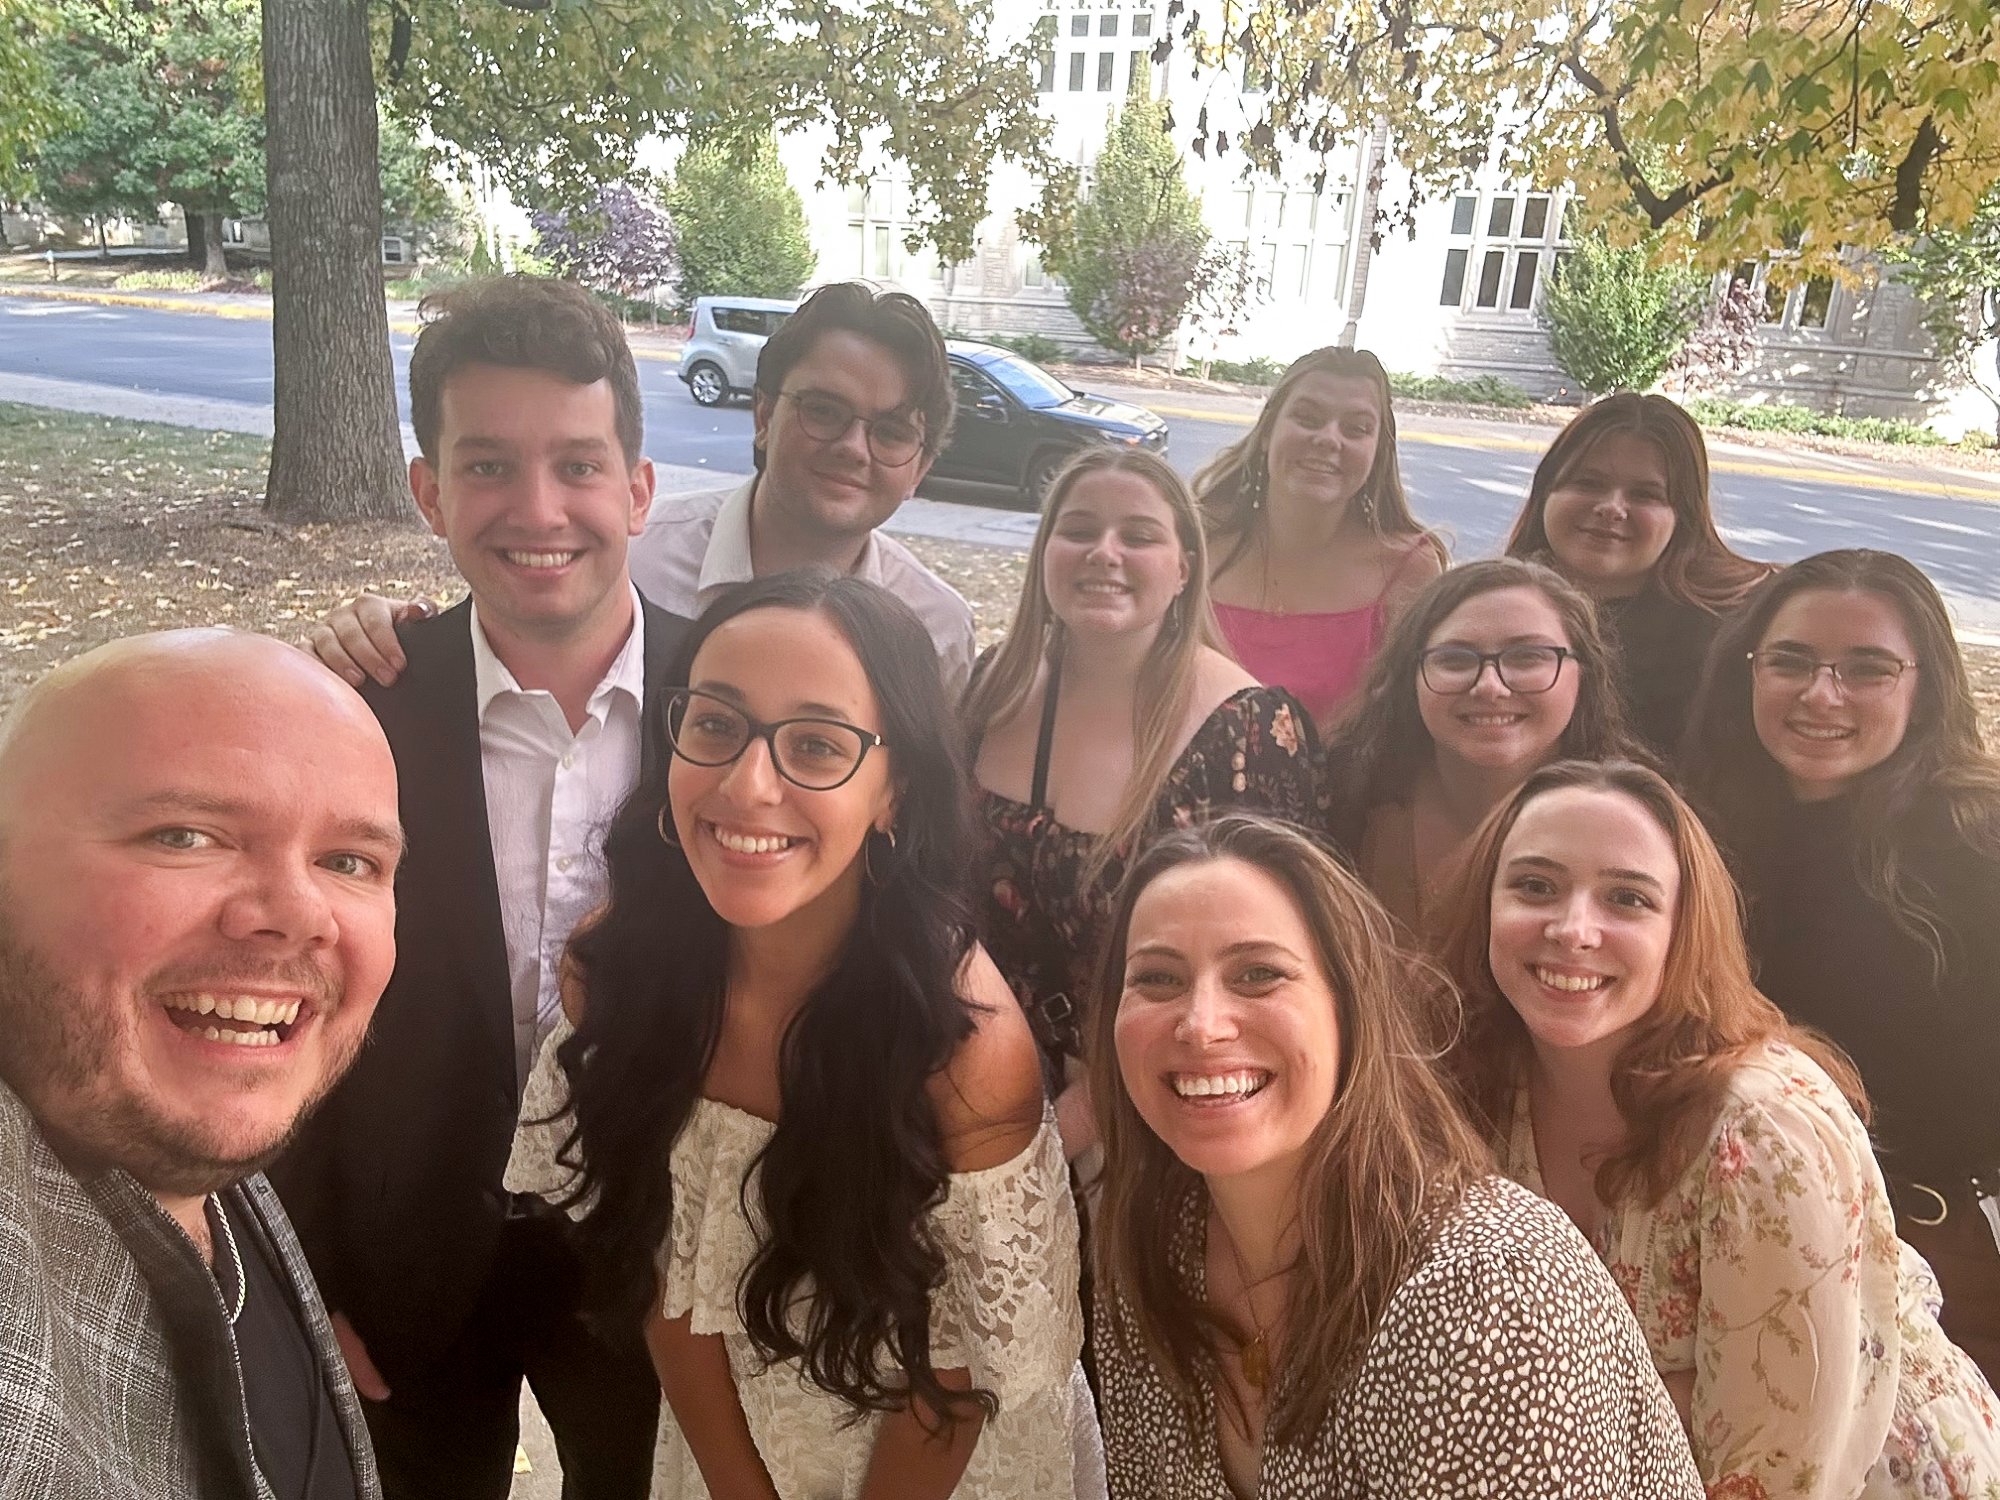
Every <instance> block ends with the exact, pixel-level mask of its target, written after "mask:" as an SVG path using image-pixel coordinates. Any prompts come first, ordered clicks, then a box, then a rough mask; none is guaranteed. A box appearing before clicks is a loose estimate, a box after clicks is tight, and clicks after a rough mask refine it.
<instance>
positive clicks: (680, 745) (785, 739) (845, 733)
mask: <svg viewBox="0 0 2000 1500" xmlns="http://www.w3.org/2000/svg"><path fill="white" fill-rule="evenodd" d="M666 715H667V740H668V742H669V743H670V744H672V745H673V747H674V754H676V755H678V756H679V757H680V758H681V759H682V760H684V761H686V762H687V763H688V764H689V765H694V766H726V765H728V764H729V763H730V762H731V761H734V760H735V759H737V758H738V757H739V756H741V755H742V754H743V752H744V751H745V750H747V749H749V748H750V742H751V741H752V740H762V741H763V742H764V743H765V745H766V746H768V747H769V748H770V751H771V764H772V765H773V766H774V767H776V768H777V772H778V774H779V775H780V776H782V777H784V778H785V780H787V781H789V782H790V783H791V784H792V785H793V786H799V787H804V788H805V789H806V790H807V791H809V792H830V791H832V790H833V789H834V788H835V787H837V786H844V785H846V784H847V783H848V782H849V781H851V780H852V779H853V777H854V773H855V772H856V771H858V770H860V769H861V762H862V761H864V760H866V759H867V758H868V752H869V751H870V750H873V749H874V748H875V747H876V746H877V745H881V744H886V743H887V741H885V740H884V739H883V738H882V736H881V735H879V734H874V733H871V732H870V731H869V730H866V729H862V728H860V727H859V726H857V725H854V724H848V723H844V722H842V721H841V720H839V719H779V720H778V721H777V722H776V723H775V724H766V723H765V722H764V721H763V720H761V719H753V718H751V717H750V716H749V715H748V714H746V713H744V712H743V710H742V709H740V708H737V707H736V706H735V705H734V704H732V703H730V702H729V701H728V700H727V699H724V698H717V697H715V696H714V695H713V694H711V693H703V692H699V691H697V690H695V689H693V688H682V689H681V690H680V691H679V692H677V693H674V694H673V695H672V696H671V697H669V698H668V699H667V702H666Z"/></svg>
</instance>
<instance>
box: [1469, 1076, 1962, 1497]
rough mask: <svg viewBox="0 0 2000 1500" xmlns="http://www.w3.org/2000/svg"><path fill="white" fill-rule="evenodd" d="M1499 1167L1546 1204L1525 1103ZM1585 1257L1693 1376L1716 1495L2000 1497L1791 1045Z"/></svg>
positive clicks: (1654, 1344) (1888, 1218)
mask: <svg viewBox="0 0 2000 1500" xmlns="http://www.w3.org/2000/svg"><path fill="white" fill-rule="evenodd" d="M1502 1166H1503V1167H1504V1169H1505V1170H1506V1172H1507V1174H1508V1175H1509V1176H1511V1177H1513V1178H1514V1179H1515V1180H1516V1181H1518V1182H1520V1183H1522V1184H1523V1185H1524V1186H1526V1187H1531V1188H1533V1189H1535V1190H1536V1191H1537V1192H1540V1191H1542V1190H1543V1188H1542V1176H1541V1168H1540V1165H1539V1163H1538V1161H1537V1159H1536V1154H1535V1133H1534V1122H1533V1120H1532V1119H1531V1118H1530V1116H1529V1111H1528V1101H1527V1094H1526V1091H1525V1089H1523V1090H1522V1091H1521V1092H1520V1093H1519V1094H1518V1095H1517V1097H1516V1101H1515V1105H1514V1110H1513V1114H1512V1117H1511V1119H1510V1121H1509V1125H1508V1129H1507V1132H1506V1135H1505V1138H1504V1141H1503V1148H1502ZM1596 1248H1597V1251H1598V1254H1599V1255H1601V1256H1602V1257H1603V1258H1604V1261H1605V1264H1606V1265H1607V1266H1608V1267H1609V1268H1610V1271H1611V1277H1612V1280H1614V1281H1616V1282H1617V1283H1618V1286H1619V1288H1620V1289H1621V1290H1622V1291H1623V1292H1624V1293H1625V1297H1626V1300H1627V1301H1629V1302H1630V1303H1631V1304H1632V1310H1633V1312H1634V1313H1636V1314H1637V1315H1638V1319H1639V1326H1640V1328H1641V1329H1642V1330H1644V1332H1645V1335H1646V1342H1647V1344H1648V1345H1649V1346H1650V1347H1651V1349H1652V1352H1653V1362H1654V1364H1655V1365H1656V1366H1658V1368H1659V1370H1660V1372H1661V1373H1662V1374H1663V1375H1674V1374H1677V1373H1684V1372H1687V1371H1693V1373H1694V1400H1693V1404H1692V1408H1691V1411H1690V1414H1689V1419H1688V1427H1689V1436H1690V1438H1691V1440H1692V1442H1693V1446H1694V1455H1695V1461H1696V1463H1697V1464H1698V1465H1699V1466H1700V1469H1701V1474H1702V1478H1703V1479H1704V1480H1705V1481H1706V1482H1707V1484H1708V1493H1709V1496H1710V1500H1725V1497H1726V1500H1766V1497H1770V1500H1778V1497H1791V1496H1799V1497H1803V1500H1854V1497H1865V1500H1889V1497H1892V1496H1893V1497H1919V1496H1920V1497H1923V1500H1947V1497H1951V1500H1958V1497H1970V1496H1981V1497H1986V1496H2000V1404H1996V1402H1995V1399H1994V1395H1993V1392H1992V1391H1991V1390H1990V1389H1989V1388H1988V1387H1987V1384H1986V1381H1985V1378H1984V1377H1983V1376H1982V1375H1981V1374H1980V1373H1979V1368H1978V1366H1976V1365H1974V1364H1973V1362H1972V1361H1971V1360H1970V1359H1969V1358H1967V1357H1966V1355H1965V1354H1964V1353H1962V1352H1961V1351H1960V1350H1959V1349H1957V1348H1956V1347H1955V1346H1954V1345H1953V1344H1952V1343H1951V1342H1950V1341H1949V1340H1948V1339H1946V1338H1945V1336H1944V1331H1943V1330H1942V1329H1941V1328H1939V1327H1938V1323H1937V1310H1938V1306H1939V1297H1938V1291H1937V1283H1936V1281H1935V1280H1934V1279H1933V1278H1932V1276H1931V1273H1930V1267H1929V1266H1927V1265H1925V1264H1924V1261H1923V1258H1922V1257H1921V1256H1919V1255H1918V1254H1917V1253H1916V1252H1915V1251H1914V1250H1912V1249H1910V1247H1909V1246H1907V1245H1905V1244H1904V1243H1903V1242H1902V1241H1901V1240H1899V1239H1897V1238H1896V1224H1895V1217H1894V1215H1893V1213H1892V1212H1891V1210H1890V1206H1889V1199H1888V1194H1887V1191H1886V1189H1885V1188H1884V1186H1883V1182H1882V1172H1881V1169H1880V1168H1879V1167H1878V1166H1877V1165H1876V1164H1875V1155H1874V1152H1873V1151H1872V1150H1871V1149H1870V1147H1869V1144H1868V1134H1867V1132H1866V1130H1864V1129H1863V1127H1862V1124H1861V1121H1860V1120H1859V1119H1858V1118H1857V1117H1856V1115H1855V1113H1854V1111H1853V1110H1852V1109H1851V1108H1850V1107H1849V1106H1848V1104H1847V1101H1846V1100H1845V1099H1844V1098H1843V1097H1842V1096H1841V1094H1840V1091H1839V1089H1837V1088H1836V1087H1835V1086H1834V1084H1833V1081H1832V1080H1831V1079H1829V1078H1828V1077H1827V1075H1826V1074H1825V1072H1823V1071H1822V1070H1821V1069H1820V1067H1819V1066H1818V1065H1817V1064H1816V1063H1814V1062H1813V1061H1812V1059H1810V1058H1809V1057H1807V1056H1806V1055H1805V1054H1804V1053H1802V1052H1800V1051H1798V1050H1797V1049H1796V1048H1794V1047H1790V1046H1786V1045H1783V1044H1773V1045H1772V1046H1771V1047H1770V1048H1768V1049H1767V1050H1766V1052H1765V1053H1764V1054H1763V1055H1762V1056H1761V1057H1759V1058H1758V1060H1757V1061H1755V1062H1754V1063H1751V1064H1748V1065H1746V1066H1745V1067H1743V1068H1741V1069H1739V1070H1738V1072H1737V1074H1736V1076H1735V1077H1734V1078H1733V1079H1732V1080H1731V1081H1730V1086H1729V1092H1728V1094H1727V1096H1726V1099H1725V1102H1724V1104H1723V1107H1722V1110H1721V1113H1720V1114H1719V1116H1718V1117H1717V1119H1716V1123H1715V1126H1714V1128H1713V1130H1712V1131H1711V1132H1710V1134H1709V1138H1708V1144H1707V1148H1706V1149H1705V1150H1703V1151H1702V1152H1700V1153H1698V1154H1697V1155H1696V1157H1695V1159H1694V1160H1693V1161H1692V1162H1691V1163H1690V1164H1689V1166H1688V1169H1687V1171H1686V1172H1685V1173H1684V1174H1683V1175H1682V1177H1681V1180H1680V1181H1679V1182H1678V1183H1676V1184H1675V1185H1674V1188H1673V1190H1672V1191H1671V1192H1669V1193H1668V1194H1667V1196H1666V1198H1665V1199H1664V1200H1663V1201H1662V1202H1661V1203H1660V1205H1659V1206H1658V1207H1657V1208H1651V1209H1648V1208H1644V1207H1641V1206H1639V1205H1637V1204H1627V1205H1624V1206H1621V1207H1619V1208H1615V1209H1613V1210H1612V1211H1611V1213H1610V1215H1609V1216H1608V1217H1607V1219H1606V1220H1605V1224H1604V1228H1603V1232H1602V1233H1601V1235H1600V1236H1599V1239H1598V1243H1597V1247H1596Z"/></svg>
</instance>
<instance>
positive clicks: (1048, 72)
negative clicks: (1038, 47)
mask: <svg viewBox="0 0 2000 1500" xmlns="http://www.w3.org/2000/svg"><path fill="white" fill-rule="evenodd" d="M1035 88H1036V91H1037V92H1039V93H1044V94H1053V93H1054V92H1055V90H1056V55H1055V53H1053V52H1044V53H1043V54H1042V71H1041V76H1040V77H1039V78H1037V79H1036V80H1035Z"/></svg>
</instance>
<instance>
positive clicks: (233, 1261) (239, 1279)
mask: <svg viewBox="0 0 2000 1500" xmlns="http://www.w3.org/2000/svg"><path fill="white" fill-rule="evenodd" d="M209 1202H211V1203H213V1204H214V1205H215V1217H216V1219H217V1221H218V1222H219V1223H220V1224H221V1225H222V1237H223V1239H225V1240H227V1241H228V1242H229V1265H230V1269H231V1270H233V1271H234V1272H235V1273H236V1306H234V1307H233V1308H231V1309H230V1310H229V1326H230V1327H231V1328H234V1327H235V1326H236V1320H237V1319H238V1318H240V1317H242V1316H243V1304H244V1303H245V1302H246V1301H247V1300H249V1296H250V1284H249V1283H248V1282H247V1281H245V1280H244V1279H243V1254H242V1252H241V1251H239V1250H238V1249H237V1248H236V1231H235V1230H234V1229H231V1228H230V1227H229V1213H228V1211H227V1210H226V1209H224V1208H223V1206H222V1200H221V1199H219V1198H215V1197H212V1196H211V1197H210V1199H209Z"/></svg>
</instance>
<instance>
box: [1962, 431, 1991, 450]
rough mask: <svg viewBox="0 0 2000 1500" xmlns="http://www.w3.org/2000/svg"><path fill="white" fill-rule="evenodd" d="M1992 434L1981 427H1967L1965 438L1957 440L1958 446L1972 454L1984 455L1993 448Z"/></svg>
mask: <svg viewBox="0 0 2000 1500" xmlns="http://www.w3.org/2000/svg"><path fill="white" fill-rule="evenodd" d="M1993 445H1994V441H1993V434H1992V433H1990V432H1988V431H1987V430H1986V429H1985V428H1983V427H1968V428H1966V429H1965V436H1964V437H1962V438H1960V439H1959V440H1958V446H1959V447H1961V448H1965V449H1969V450H1970V451H1972V452H1974V453H1984V452H1985V451H1986V450H1987V449H1989V448H1991V447H1993Z"/></svg>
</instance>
